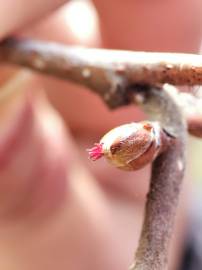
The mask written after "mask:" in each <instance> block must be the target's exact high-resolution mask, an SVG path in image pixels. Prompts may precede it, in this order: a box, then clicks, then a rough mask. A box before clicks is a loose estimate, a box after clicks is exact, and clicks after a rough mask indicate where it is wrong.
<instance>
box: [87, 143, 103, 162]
mask: <svg viewBox="0 0 202 270" xmlns="http://www.w3.org/2000/svg"><path fill="white" fill-rule="evenodd" d="M102 145H103V144H102V143H95V146H94V147H92V148H91V149H87V151H88V154H89V157H90V159H91V160H93V161H95V160H97V159H99V158H101V157H102V156H103V148H102Z"/></svg>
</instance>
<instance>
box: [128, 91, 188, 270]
mask: <svg viewBox="0 0 202 270" xmlns="http://www.w3.org/2000/svg"><path fill="white" fill-rule="evenodd" d="M168 90H169V91H168ZM140 94H141V95H142V102H141V106H142V107H143V109H144V110H145V111H146V112H148V113H149V115H152V116H153V117H154V118H155V119H157V120H160V122H161V125H162V126H163V127H164V129H165V130H166V131H167V132H168V134H170V135H171V136H175V137H176V140H175V143H174V142H173V144H171V145H170V146H169V147H168V148H167V149H166V151H164V152H163V153H162V154H160V155H159V156H158V157H157V159H156V160H155V161H154V162H153V165H152V176H151V184H150V189H149V193H148V196H147V202H146V209H145V219H144V224H143V229H142V233H141V237H140V242H139V247H138V249H137V252H136V256H135V262H134V264H133V265H132V266H131V268H130V269H131V270H164V269H166V268H167V260H168V250H169V242H170V238H171V234H172V230H173V224H174V218H175V214H176V208H177V205H178V198H179V193H180V190H181V183H182V179H183V175H184V168H185V137H186V136H185V135H186V126H185V121H184V118H183V115H182V113H181V110H180V108H179V106H178V104H177V103H176V101H175V100H174V98H173V96H172V95H171V93H170V89H168V88H165V89H164V91H159V89H155V88H151V89H149V88H142V89H141V91H140V89H135V88H133V89H132V95H133V99H134V100H137V101H138V103H140V102H139V101H140V98H139V95H140ZM136 98H137V99H136Z"/></svg>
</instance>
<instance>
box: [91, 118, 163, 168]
mask: <svg viewBox="0 0 202 270" xmlns="http://www.w3.org/2000/svg"><path fill="white" fill-rule="evenodd" d="M165 139H166V142H167V141H168V139H167V135H166V133H164V131H163V130H162V129H161V127H160V125H159V123H158V122H149V121H147V122H139V123H130V124H125V125H122V126H119V127H116V128H114V129H112V130H111V131H109V132H108V133H107V134H106V135H104V137H103V138H102V139H101V140H100V142H99V143H98V144H95V146H94V147H93V148H91V149H89V150H88V152H89V156H90V158H91V159H92V160H97V159H99V158H100V157H102V156H104V157H105V158H107V160H108V161H109V162H110V163H112V164H113V165H114V166H116V167H117V168H120V169H123V170H137V169H140V168H142V167H144V166H145V165H146V164H148V163H150V162H152V161H153V160H154V159H155V158H156V157H157V155H158V154H159V153H160V152H162V151H163V150H164V148H165V145H166V144H167V143H166V144H165Z"/></svg>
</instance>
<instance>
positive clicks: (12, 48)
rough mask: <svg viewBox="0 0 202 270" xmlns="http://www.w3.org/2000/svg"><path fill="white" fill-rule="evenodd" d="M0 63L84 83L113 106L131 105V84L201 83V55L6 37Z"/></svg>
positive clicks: (0, 47) (0, 48) (2, 45)
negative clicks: (80, 46)
mask: <svg viewBox="0 0 202 270" xmlns="http://www.w3.org/2000/svg"><path fill="white" fill-rule="evenodd" d="M0 61H3V62H6V63H11V64H15V65H22V66H25V67H28V68H31V69H34V70H36V71H38V72H40V73H45V74H50V75H52V76H55V77H59V78H62V79H67V80H71V81H73V82H76V83H79V84H82V85H85V86H87V87H89V88H90V89H91V90H93V91H95V92H96V93H98V94H99V95H100V96H101V97H102V98H103V99H104V101H105V102H106V103H107V104H108V105H109V106H110V107H111V108H114V107H117V106H120V105H125V104H127V103H128V98H127V95H126V91H125V89H126V87H128V86H130V85H132V84H141V85H154V86H156V85H158V84H164V83H171V84H173V85H190V86H192V85H201V84H202V56H200V55H193V54H177V53H148V52H131V51H115V50H103V49H86V48H79V47H68V46H64V45H60V44H57V43H50V42H42V41H33V40H18V39H14V38H12V39H11V38H10V39H7V40H5V41H3V42H1V44H0Z"/></svg>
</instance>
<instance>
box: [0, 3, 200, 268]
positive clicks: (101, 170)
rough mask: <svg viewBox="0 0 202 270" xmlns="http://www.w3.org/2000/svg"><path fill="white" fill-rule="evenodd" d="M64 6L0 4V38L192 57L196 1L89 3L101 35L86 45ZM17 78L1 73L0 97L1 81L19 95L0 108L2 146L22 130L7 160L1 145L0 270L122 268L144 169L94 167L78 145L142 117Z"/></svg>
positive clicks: (133, 235)
mask: <svg viewBox="0 0 202 270" xmlns="http://www.w3.org/2000/svg"><path fill="white" fill-rule="evenodd" d="M64 2H65V1H59V0H51V1H31V2H30V3H29V5H26V4H27V1H26V0H15V1H13V0H9V1H0V15H1V31H0V38H1V39H3V38H4V37H6V36H7V35H9V34H12V33H17V35H20V36H29V37H34V38H40V39H47V40H55V41H59V42H64V43H67V44H80V43H82V44H83V43H84V44H85V45H88V46H96V47H107V48H117V49H129V50H148V51H149V50H152V51H178V52H180V51H181V52H198V51H199V48H200V41H201V36H202V28H201V24H202V16H201V15H202V14H201V10H202V3H201V1H200V0H192V1H189V0H179V1H174V0H171V1H154V2H152V3H149V2H148V1H132V0H127V1H121V0H119V1H117V0H111V1H103V0H96V1H94V4H95V6H96V8H97V12H98V15H99V20H100V35H97V33H94V37H93V38H92V37H89V39H87V40H85V42H84V41H83V40H81V39H79V37H78V36H75V35H74V33H72V32H71V29H69V28H68V27H67V25H66V24H65V23H64V14H63V10H59V11H57V12H55V13H54V14H52V13H51V11H53V10H55V9H56V8H57V7H58V6H59V5H60V4H62V3H64ZM11 10H15V12H13V14H12V19H11V16H10V12H11ZM45 15H46V16H45ZM40 18H43V19H41V20H40V21H39V19H40ZM44 18H45V19H44ZM50 29H51V31H50ZM116 29H119V30H118V31H117V30H116ZM97 31H98V30H97ZM18 72H19V71H16V70H13V69H11V68H5V67H2V68H1V74H2V75H1V82H0V83H1V88H2V90H1V91H7V89H8V84H7V83H8V82H9V80H10V82H11V84H12V85H13V86H14V87H16V88H17V89H20V90H21V91H18V94H14V93H12V94H11V95H9V97H8V99H6V101H4V102H3V103H2V104H3V105H2V106H1V118H0V123H1V130H2V134H1V137H0V142H1V139H2V138H3V135H4V133H6V131H7V130H9V129H12V127H13V126H14V124H15V123H16V122H17V123H18V124H19V123H22V122H23V123H24V122H25V127H26V129H24V132H22V133H20V135H19V137H18V138H19V140H20V138H22V136H24V137H23V143H21V144H19V146H18V147H17V148H15V149H17V150H14V151H13V152H12V151H11V153H10V156H9V159H8V161H7V163H6V162H5V158H4V159H3V161H2V160H1V145H0V167H1V170H0V195H1V196H0V205H1V206H0V269H7V270H18V269H19V270H25V269H31V270H32V269H33V270H34V269H39V270H42V269H49V270H52V269H56V268H57V269H60V270H63V269H72V270H73V269H75V270H80V269H82V270H85V269H86V270H87V269H88V270H89V269H90V270H91V269H96V270H99V269H100V270H101V269H106V270H108V269H114V270H122V269H127V267H128V265H129V263H130V262H131V261H132V257H133V250H134V247H135V245H137V241H138V235H139V232H140V228H141V221H142V216H143V206H144V198H145V194H146V191H147V189H148V184H149V183H148V170H141V171H138V172H134V173H132V174H131V173H126V172H121V171H118V170H117V169H114V168H111V167H110V166H109V165H108V164H106V163H105V162H104V161H103V162H102V161H101V162H99V163H97V164H92V163H91V162H90V161H88V160H87V157H86V152H85V149H86V148H87V147H89V146H91V145H92V144H93V143H94V142H95V141H97V140H99V138H100V137H101V136H102V135H103V134H104V133H105V132H106V131H108V130H109V129H111V128H112V127H114V126H117V125H119V124H122V123H127V122H130V121H134V120H138V119H141V118H142V117H143V116H142V113H141V112H139V111H138V110H137V109H134V108H123V109H120V110H118V111H115V112H110V111H108V109H107V108H106V107H105V106H104V105H103V104H102V102H101V101H100V100H99V98H98V97H96V96H94V95H92V94H91V93H89V92H87V91H83V89H81V88H79V87H76V86H73V85H71V84H68V83H66V82H65V83H64V82H61V81H57V80H53V79H50V78H44V77H43V78H42V77H40V76H36V75H32V74H27V73H26V75H25V77H24V79H23V80H22V81H21V82H18V79H17V78H18V76H22V74H19V73H18ZM23 74H24V73H23ZM23 76H24V75H23ZM42 88H43V89H45V90H47V95H48V97H49V100H50V101H51V102H52V104H53V105H54V106H55V107H56V108H57V110H58V111H59V112H60V115H61V116H62V117H63V119H64V121H65V125H66V128H67V129H66V130H65V128H64V122H62V120H61V117H60V116H59V115H58V114H57V113H56V112H55V111H53V109H52V107H51V106H50V105H49V103H48V102H47V98H45V97H44V94H43V93H41V91H40V89H42ZM30 89H31V90H30ZM37 90H38V91H37ZM30 92H32V94H31V93H30ZM30 96H31V97H30ZM75 103H76V108H75ZM25 108H27V110H28V111H29V112H30V113H29V114H28V113H26V114H24V115H29V117H30V118H29V119H28V118H27V116H26V117H25V120H22V119H24V118H19V117H17V116H16V115H18V114H19V115H21V113H20V112H23V110H25ZM77 108H79V109H77ZM81 112H82V116H81ZM22 115H23V113H22ZM16 117H17V118H16ZM99 119H102V121H100V120H99ZM30 123H31V124H30ZM30 125H31V127H30ZM69 130H70V131H71V135H70V133H69ZM12 132H14V131H12ZM12 132H11V133H12ZM14 134H16V133H14ZM23 134H24V135H23ZM12 149H13V148H12ZM7 152H8V151H7ZM4 157H5V155H4ZM2 164H3V165H2ZM5 164H6V165H5ZM188 188H190V183H189V181H186V183H185V185H184V191H183V195H182V197H181V201H180V207H179V213H178V216H177V223H176V224H177V225H176V233H175V235H174V239H173V248H172V251H173V252H172V253H173V255H172V258H171V262H172V264H171V266H170V267H171V268H170V269H175V268H176V265H177V263H178V261H177V258H180V252H181V250H182V247H183V237H184V231H185V229H186V228H185V224H186V222H185V219H186V215H185V209H186V203H187V199H186V198H187V197H188V196H187V190H188Z"/></svg>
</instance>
